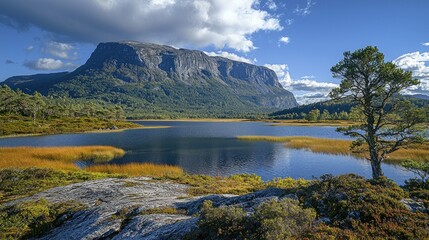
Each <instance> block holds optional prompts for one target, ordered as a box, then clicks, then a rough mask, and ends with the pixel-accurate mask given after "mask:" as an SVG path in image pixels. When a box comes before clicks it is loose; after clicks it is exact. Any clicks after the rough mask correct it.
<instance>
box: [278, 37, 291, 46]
mask: <svg viewBox="0 0 429 240" xmlns="http://www.w3.org/2000/svg"><path fill="white" fill-rule="evenodd" d="M279 42H281V43H284V44H288V43H290V38H289V37H287V36H284V37H281V38H280V40H279Z"/></svg>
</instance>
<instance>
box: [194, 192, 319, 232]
mask: <svg viewBox="0 0 429 240" xmlns="http://www.w3.org/2000/svg"><path fill="white" fill-rule="evenodd" d="M315 216H316V213H315V211H314V210H312V209H302V208H301V207H300V206H299V202H298V201H296V200H292V199H283V200H280V201H277V200H269V201H266V202H264V203H262V204H260V205H259V206H258V207H256V208H255V211H254V212H253V213H250V214H247V213H246V211H244V210H243V209H242V208H241V207H237V206H227V207H226V206H221V207H218V208H213V205H212V203H211V202H210V201H206V202H204V204H203V207H202V209H201V216H200V220H199V222H198V229H197V230H196V231H194V232H192V233H191V234H189V235H188V236H187V239H287V238H295V237H299V236H301V235H302V234H303V233H304V232H306V231H307V230H308V229H309V228H310V227H311V226H312V223H313V222H314V219H315Z"/></svg>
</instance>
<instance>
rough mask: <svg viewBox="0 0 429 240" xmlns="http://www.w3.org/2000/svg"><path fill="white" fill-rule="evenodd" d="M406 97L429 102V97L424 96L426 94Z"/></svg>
mask: <svg viewBox="0 0 429 240" xmlns="http://www.w3.org/2000/svg"><path fill="white" fill-rule="evenodd" d="M404 96H406V97H410V98H418V99H424V100H429V96H428V95H424V94H414V95H404Z"/></svg>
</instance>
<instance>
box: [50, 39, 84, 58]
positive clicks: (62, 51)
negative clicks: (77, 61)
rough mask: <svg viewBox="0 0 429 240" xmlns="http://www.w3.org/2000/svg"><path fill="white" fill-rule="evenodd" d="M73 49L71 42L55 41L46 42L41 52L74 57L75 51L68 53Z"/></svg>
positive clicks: (60, 56)
mask: <svg viewBox="0 0 429 240" xmlns="http://www.w3.org/2000/svg"><path fill="white" fill-rule="evenodd" d="M73 50H74V47H73V46H72V45H71V44H68V43H60V42H55V41H48V42H46V43H45V44H44V46H43V48H42V52H44V53H48V54H51V55H53V56H55V57H59V58H63V59H72V58H73V59H74V58H75V57H76V53H70V52H71V51H73Z"/></svg>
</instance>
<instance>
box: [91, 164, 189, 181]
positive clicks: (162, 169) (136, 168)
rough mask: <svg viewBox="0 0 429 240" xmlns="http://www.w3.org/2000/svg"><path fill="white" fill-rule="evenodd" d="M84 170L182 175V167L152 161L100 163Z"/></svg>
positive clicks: (173, 176) (164, 175)
mask: <svg viewBox="0 0 429 240" xmlns="http://www.w3.org/2000/svg"><path fill="white" fill-rule="evenodd" d="M84 170H85V171H89V172H103V173H112V174H126V175H129V176H151V177H169V178H177V177H180V176H182V175H183V169H181V168H180V167H177V166H170V165H157V164H153V163H128V164H121V165H117V164H102V165H93V166H89V167H86V168H85V169H84Z"/></svg>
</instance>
